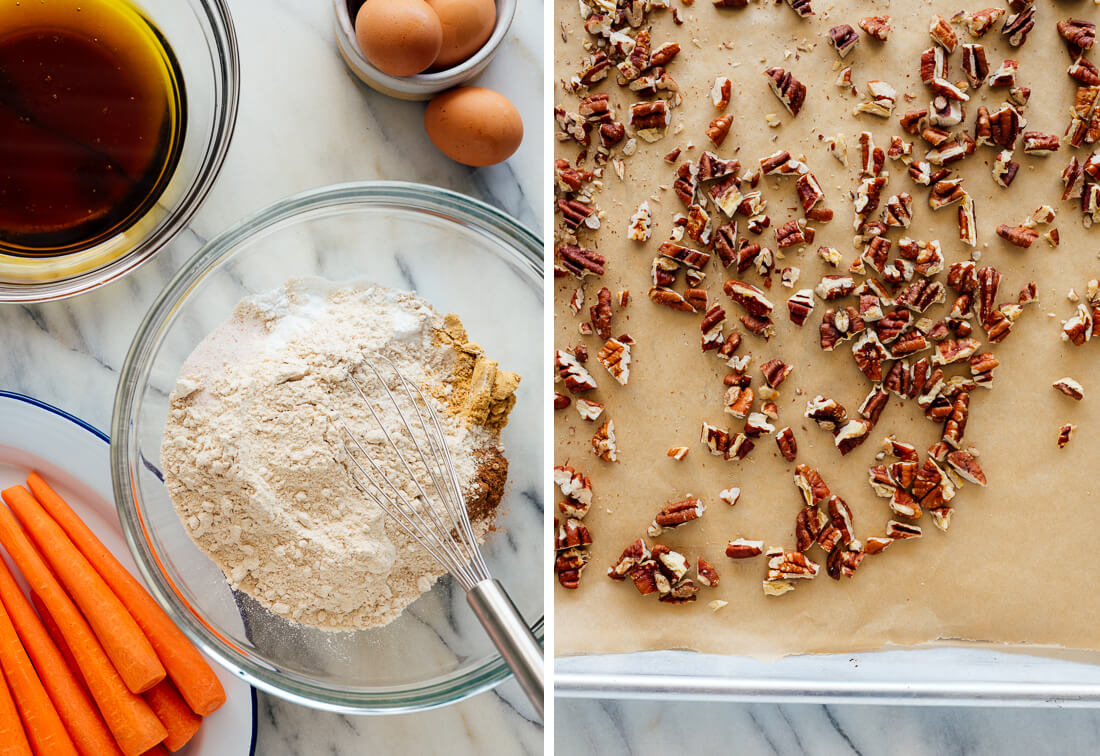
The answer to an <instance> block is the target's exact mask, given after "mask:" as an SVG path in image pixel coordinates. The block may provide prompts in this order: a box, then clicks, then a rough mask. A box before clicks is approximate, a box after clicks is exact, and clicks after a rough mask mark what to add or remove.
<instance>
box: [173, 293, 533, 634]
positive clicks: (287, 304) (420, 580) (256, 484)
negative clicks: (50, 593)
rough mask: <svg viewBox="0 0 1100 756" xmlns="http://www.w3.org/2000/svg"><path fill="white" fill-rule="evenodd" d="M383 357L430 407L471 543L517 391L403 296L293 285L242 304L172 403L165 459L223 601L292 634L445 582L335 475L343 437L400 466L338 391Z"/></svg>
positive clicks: (375, 385) (485, 512) (341, 474)
mask: <svg viewBox="0 0 1100 756" xmlns="http://www.w3.org/2000/svg"><path fill="white" fill-rule="evenodd" d="M384 360H390V361H391V362H392V363H393V365H394V366H395V367H396V368H397V369H398V370H400V371H401V373H402V374H404V375H405V376H406V377H407V378H408V379H409V380H410V381H413V382H414V383H416V384H417V385H418V386H419V387H420V388H421V390H422V391H423V392H424V394H425V395H426V396H428V397H429V401H432V402H433V403H434V408H435V409H436V412H437V414H438V416H439V420H440V424H441V427H442V430H443V435H444V438H445V439H446V444H447V446H448V449H449V451H450V454H451V456H452V458H453V460H454V464H455V468H456V471H457V475H458V480H459V483H460V486H461V488H462V490H463V492H464V493H465V496H466V502H467V507H468V509H469V512H470V515H471V520H472V522H473V525H474V530H475V532H476V534H477V535H478V538H479V539H483V538H484V537H485V536H486V534H487V533H488V532H489V531H490V530H491V529H492V527H493V520H494V517H495V514H496V509H497V506H498V505H499V503H500V499H501V495H502V492H503V487H504V482H505V480H506V478H507V472H508V463H507V460H506V459H505V457H504V454H503V449H502V447H501V446H500V443H499V434H500V431H501V429H502V428H503V427H504V425H505V424H506V423H507V421H508V414H509V412H510V411H511V409H512V406H513V405H514V404H515V395H514V393H515V390H516V388H517V386H518V384H519V380H520V379H519V376H518V375H516V374H514V373H509V372H506V371H503V370H499V369H498V368H497V363H496V362H494V361H492V360H490V359H488V358H486V357H485V355H484V353H483V351H482V350H481V348H480V347H479V346H477V345H476V344H473V343H471V342H470V341H469V339H468V337H467V335H466V332H465V329H464V328H463V326H462V323H461V322H460V321H459V319H458V318H457V317H456V316H454V315H447V316H442V315H440V314H439V313H438V312H436V311H435V310H434V309H433V308H432V306H431V305H430V304H428V303H427V302H425V301H424V300H423V299H421V298H420V297H418V296H416V295H415V294H410V293H404V292H398V291H394V290H391V289H387V288H384V287H381V286H365V285H364V286H348V287H337V288H333V287H332V285H331V284H329V283H327V282H323V281H320V280H318V279H295V280H292V281H289V282H288V283H287V284H285V285H284V286H283V287H281V288H279V289H277V290H275V291H273V292H270V293H267V294H262V295H257V296H253V297H250V298H248V299H245V300H244V301H242V302H241V303H240V304H239V305H238V306H237V308H236V311H235V312H234V314H233V316H232V318H230V319H229V320H228V321H226V322H225V323H224V324H222V325H221V326H220V327H219V328H217V329H216V330H215V331H214V332H213V333H211V334H210V335H209V336H207V338H206V339H205V340H204V341H203V342H202V343H201V344H200V345H199V346H198V347H197V348H196V349H195V351H194V352H193V353H192V354H191V356H190V357H189V358H188V360H187V361H186V362H185V363H184V365H183V368H182V369H181V371H180V375H179V378H178V380H177V383H176V388H175V391H174V392H173V394H172V398H171V409H170V412H169V416H168V422H167V424H166V427H165V432H164V439H163V444H162V448H161V458H162V466H163V472H164V480H165V484H166V485H167V486H168V490H169V492H170V494H171V497H172V501H173V503H174V504H175V506H176V510H177V511H178V513H179V515H180V517H181V518H182V519H183V521H184V523H185V525H186V527H187V530H188V532H189V533H190V535H191V537H192V538H193V539H194V541H195V543H196V544H198V546H199V548H201V549H202V550H203V551H204V552H205V553H207V554H208V555H209V556H210V557H211V558H212V559H213V560H214V561H215V562H216V563H217V564H218V566H219V567H220V568H221V569H222V571H223V572H224V573H225V574H226V577H227V579H228V580H229V582H230V584H231V585H232V587H233V588H234V589H237V590H242V591H244V592H245V593H247V594H249V595H250V596H252V597H254V598H255V599H257V600H258V601H259V602H260V603H261V604H263V605H264V606H265V607H267V608H268V609H270V610H271V611H273V612H275V613H277V614H279V615H282V616H284V617H288V618H290V619H293V620H295V621H298V622H301V623H303V624H307V625H311V626H315V627H319V628H324V629H331V630H354V629H362V628H368V627H377V626H381V625H385V624H387V623H389V622H390V621H392V620H393V619H395V618H396V617H397V616H398V615H399V614H401V612H402V611H403V610H404V609H405V607H406V606H408V605H409V604H410V603H412V601H414V600H415V599H416V598H417V597H418V596H420V595H421V594H422V593H424V592H425V591H427V590H429V589H430V588H431V586H432V585H433V584H434V582H435V580H436V579H437V578H438V577H439V576H440V575H441V574H443V570H442V569H441V568H440V567H439V565H438V564H437V563H436V562H435V561H434V560H433V559H432V558H431V557H430V556H429V555H428V554H427V553H426V552H425V551H424V550H423V549H422V548H421V547H420V546H419V544H417V543H416V542H415V541H414V540H413V539H412V538H411V537H409V536H408V535H407V534H406V533H405V532H404V531H403V530H402V529H401V528H400V527H399V526H398V525H396V524H395V523H394V522H392V521H390V520H389V518H388V517H387V515H386V514H385V513H384V512H383V511H382V510H381V509H380V508H379V507H378V506H377V505H375V504H374V503H372V502H370V501H369V499H368V498H367V497H366V496H364V495H363V493H362V492H360V491H359V490H358V489H357V488H356V487H355V485H354V484H353V483H352V481H351V479H350V478H349V476H348V473H347V469H346V468H345V465H346V464H347V460H346V454H345V453H344V451H343V442H344V439H345V436H344V432H343V430H342V427H343V424H346V426H347V427H348V429H350V430H351V431H352V432H353V433H355V434H356V436H357V437H358V438H359V439H360V440H361V442H362V443H363V444H364V445H365V446H367V447H368V448H370V447H372V446H374V445H377V446H376V447H375V453H374V454H373V456H374V458H375V459H376V460H377V461H378V463H379V464H380V465H381V466H382V467H383V468H385V467H386V466H387V465H393V466H397V465H399V464H400V463H399V461H398V460H397V459H396V457H394V456H393V454H392V451H390V452H389V453H387V452H386V449H387V446H386V445H385V439H384V437H383V434H382V432H381V430H380V429H379V425H378V422H377V421H376V420H375V419H374V418H373V417H372V416H371V414H370V410H369V409H368V408H367V405H366V404H365V403H364V402H363V399H362V397H360V396H359V394H358V393H357V391H356V389H355V388H354V386H353V385H352V384H351V383H350V382H349V381H348V380H347V378H348V376H349V374H356V375H359V376H362V375H363V372H362V370H361V366H362V365H363V364H364V362H365V361H370V362H372V363H374V364H376V365H382V366H384V365H385V362H384ZM356 371H358V372H356ZM359 382H360V385H361V386H362V388H363V390H364V391H365V392H366V395H367V398H368V399H371V400H373V399H377V398H382V397H383V396H384V389H383V388H382V386H381V384H380V383H379V382H378V381H375V380H360V381H359ZM372 404H373V405H374V406H375V407H376V408H378V407H384V406H385V402H380V403H376V402H373V401H372ZM380 418H381V420H382V422H383V423H385V424H386V427H387V428H390V429H392V428H393V427H394V426H395V424H396V423H398V420H397V418H396V416H393V417H390V416H388V415H387V414H386V413H385V412H382V413H380ZM395 472H396V471H395ZM394 477H400V476H394Z"/></svg>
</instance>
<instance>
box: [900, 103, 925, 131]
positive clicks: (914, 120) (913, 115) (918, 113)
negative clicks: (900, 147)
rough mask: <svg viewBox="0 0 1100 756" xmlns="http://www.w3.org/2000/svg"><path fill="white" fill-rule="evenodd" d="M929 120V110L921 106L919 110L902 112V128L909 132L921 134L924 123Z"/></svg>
mask: <svg viewBox="0 0 1100 756" xmlns="http://www.w3.org/2000/svg"><path fill="white" fill-rule="evenodd" d="M927 120H928V110H927V109H926V108H921V109H919V110H907V111H905V112H904V113H902V114H901V117H900V118H899V121H900V122H901V128H902V129H904V130H905V131H906V132H908V133H909V134H919V133H921V130H922V129H923V124H924V123H925V122H926V121H927Z"/></svg>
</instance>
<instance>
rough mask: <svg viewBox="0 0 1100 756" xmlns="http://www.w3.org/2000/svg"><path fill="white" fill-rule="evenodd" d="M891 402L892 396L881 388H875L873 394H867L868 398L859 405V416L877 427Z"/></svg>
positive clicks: (872, 390)
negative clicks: (883, 412)
mask: <svg viewBox="0 0 1100 756" xmlns="http://www.w3.org/2000/svg"><path fill="white" fill-rule="evenodd" d="M889 401H890V395H889V394H888V393H887V392H886V391H884V390H883V389H882V388H881V387H880V386H874V387H873V388H872V389H871V393H869V394H867V398H865V399H864V400H863V403H862V404H861V405H859V414H860V416H862V417H863V418H864V419H866V420H867V421H868V422H870V423H871V425H872V426H874V425H877V424H878V420H879V417H881V416H882V411H883V410H884V409H886V405H887V404H888V403H889Z"/></svg>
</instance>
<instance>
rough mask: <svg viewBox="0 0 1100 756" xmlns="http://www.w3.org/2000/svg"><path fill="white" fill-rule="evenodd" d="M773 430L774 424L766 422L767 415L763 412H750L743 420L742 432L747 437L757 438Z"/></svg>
mask: <svg viewBox="0 0 1100 756" xmlns="http://www.w3.org/2000/svg"><path fill="white" fill-rule="evenodd" d="M774 431H775V426H774V425H772V424H771V423H770V422H768V416H767V415H765V414H764V413H763V412H751V413H749V416H748V419H746V420H745V429H744V434H745V435H746V436H748V437H749V438H758V437H759V436H763V435H764V434H766V433H773V432H774Z"/></svg>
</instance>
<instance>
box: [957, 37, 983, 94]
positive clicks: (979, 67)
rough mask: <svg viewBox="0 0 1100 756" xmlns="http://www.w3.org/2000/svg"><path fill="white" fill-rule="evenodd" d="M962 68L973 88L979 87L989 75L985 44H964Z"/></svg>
mask: <svg viewBox="0 0 1100 756" xmlns="http://www.w3.org/2000/svg"><path fill="white" fill-rule="evenodd" d="M962 69H963V74H964V75H965V76H966V80H967V82H968V83H969V84H970V86H971V88H972V89H978V88H980V87H981V86H982V84H984V83H985V78H986V77H987V76H988V75H989V61H988V59H987V58H986V55H985V46H983V45H963V46H962Z"/></svg>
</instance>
